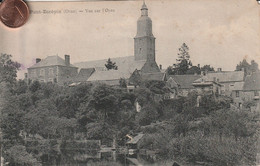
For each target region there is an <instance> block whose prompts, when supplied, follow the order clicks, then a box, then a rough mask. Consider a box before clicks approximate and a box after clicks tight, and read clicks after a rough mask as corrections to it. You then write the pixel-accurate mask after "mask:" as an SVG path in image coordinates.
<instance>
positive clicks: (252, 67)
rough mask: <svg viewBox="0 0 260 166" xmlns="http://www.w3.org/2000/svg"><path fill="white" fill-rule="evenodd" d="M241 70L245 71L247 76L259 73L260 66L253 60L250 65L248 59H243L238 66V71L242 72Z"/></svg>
mask: <svg viewBox="0 0 260 166" xmlns="http://www.w3.org/2000/svg"><path fill="white" fill-rule="evenodd" d="M241 70H244V71H245V75H248V74H250V73H252V72H256V71H259V68H258V64H257V63H256V62H255V61H254V60H252V61H251V64H249V63H248V62H247V60H246V59H243V60H242V61H241V62H239V64H237V66H236V71H241Z"/></svg>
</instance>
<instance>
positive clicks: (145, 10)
mask: <svg viewBox="0 0 260 166" xmlns="http://www.w3.org/2000/svg"><path fill="white" fill-rule="evenodd" d="M141 11H142V13H141V15H142V16H148V8H147V6H146V4H145V1H144V3H143V6H142V9H141Z"/></svg>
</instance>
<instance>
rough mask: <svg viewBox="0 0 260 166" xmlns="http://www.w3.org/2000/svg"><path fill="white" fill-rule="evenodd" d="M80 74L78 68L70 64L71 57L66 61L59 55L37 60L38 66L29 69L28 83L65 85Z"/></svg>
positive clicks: (65, 58)
mask: <svg viewBox="0 0 260 166" xmlns="http://www.w3.org/2000/svg"><path fill="white" fill-rule="evenodd" d="M77 74H78V68H77V67H75V66H74V65H72V64H70V56H69V55H65V57H64V59H62V58H61V57H59V56H58V55H54V56H48V57H46V58H45V59H43V60H41V59H39V58H37V59H36V64H34V65H33V66H31V67H29V68H28V74H27V79H28V81H35V80H38V81H40V82H53V83H58V84H60V85H63V84H64V83H66V82H71V81H73V80H74V79H75V77H76V76H77Z"/></svg>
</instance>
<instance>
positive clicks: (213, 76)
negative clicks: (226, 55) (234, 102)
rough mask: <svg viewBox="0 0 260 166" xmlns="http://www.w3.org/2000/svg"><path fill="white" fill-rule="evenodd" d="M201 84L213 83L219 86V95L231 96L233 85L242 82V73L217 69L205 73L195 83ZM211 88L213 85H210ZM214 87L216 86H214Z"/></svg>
mask: <svg viewBox="0 0 260 166" xmlns="http://www.w3.org/2000/svg"><path fill="white" fill-rule="evenodd" d="M199 81H201V84H203V83H202V82H203V81H204V82H212V83H213V82H215V83H219V84H221V89H220V94H223V95H226V96H231V93H232V91H233V89H234V86H235V84H239V83H242V82H244V71H243V70H242V71H222V69H221V68H218V70H217V71H216V72H207V73H206V74H205V76H204V77H203V78H202V79H201V80H197V81H196V83H199ZM212 86H213V85H212ZM214 86H215V87H216V86H217V85H214Z"/></svg>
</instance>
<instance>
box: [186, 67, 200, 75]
mask: <svg viewBox="0 0 260 166" xmlns="http://www.w3.org/2000/svg"><path fill="white" fill-rule="evenodd" d="M200 72H201V71H200V68H199V67H198V66H192V67H190V68H189V70H188V71H187V72H186V74H200Z"/></svg>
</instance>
